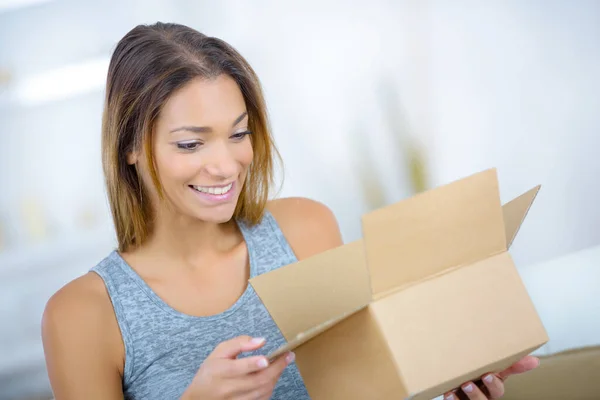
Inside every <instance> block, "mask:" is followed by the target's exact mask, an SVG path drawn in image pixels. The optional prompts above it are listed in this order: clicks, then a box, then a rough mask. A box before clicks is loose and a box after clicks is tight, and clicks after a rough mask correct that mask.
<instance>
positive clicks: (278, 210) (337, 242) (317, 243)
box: [267, 197, 343, 260]
mask: <svg viewBox="0 0 600 400" xmlns="http://www.w3.org/2000/svg"><path fill="white" fill-rule="evenodd" d="M267 209H268V210H269V211H270V212H271V214H272V215H273V217H274V218H275V220H276V221H277V223H278V225H279V226H280V228H281V230H282V232H283V234H284V235H285V237H286V239H287V240H288V242H289V243H290V246H291V247H292V250H294V253H296V257H298V259H299V260H302V259H304V258H307V257H310V256H312V255H314V254H317V253H320V252H323V251H326V250H329V249H332V248H334V247H338V246H341V245H342V244H343V241H342V235H341V232H340V228H339V225H338V222H337V219H336V217H335V214H334V213H333V211H332V210H331V209H329V207H327V206H326V205H325V204H323V203H321V202H318V201H316V200H311V199H308V198H304V197H287V198H282V199H277V200H272V201H270V202H269V203H268V205H267Z"/></svg>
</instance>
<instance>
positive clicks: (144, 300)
mask: <svg viewBox="0 0 600 400" xmlns="http://www.w3.org/2000/svg"><path fill="white" fill-rule="evenodd" d="M238 226H239V227H240V230H241V231H242V234H243V236H244V239H245V241H246V245H247V247H248V254H249V260H250V276H251V277H254V276H257V275H260V274H263V273H265V272H269V271H271V270H274V269H277V268H279V267H281V266H284V265H286V264H290V263H293V262H295V261H297V260H296V256H295V255H294V253H293V252H292V249H291V248H290V246H289V244H288V242H287V240H286V239H285V237H284V236H283V234H282V232H281V230H280V229H279V226H278V225H277V222H276V221H275V219H274V218H273V216H272V215H271V214H270V213H268V212H267V213H266V214H265V216H264V218H263V220H262V221H261V222H260V223H259V224H257V225H255V226H247V225H246V224H244V223H242V222H238ZM91 270H92V271H94V272H95V273H97V274H98V275H100V277H101V278H102V279H103V280H104V283H105V285H106V288H107V290H108V294H109V296H110V299H111V301H112V305H113V308H114V311H115V314H116V317H117V322H118V324H119V328H120V330H121V335H122V337H123V342H124V344H125V369H124V374H123V392H124V393H125V399H144V400H170V399H179V398H180V397H181V395H182V394H183V392H184V391H185V389H186V388H187V387H188V386H189V384H190V383H191V381H192V378H193V377H194V375H195V374H196V372H197V371H198V368H200V365H201V364H202V362H203V361H204V359H205V358H206V357H207V356H208V355H209V354H210V353H211V352H212V350H213V349H214V348H215V346H217V345H218V344H219V343H220V342H222V341H224V340H228V339H231V338H234V337H236V336H240V335H249V336H252V337H264V338H266V339H267V343H266V344H265V346H264V347H263V348H262V349H260V350H259V351H260V353H261V354H266V353H267V352H269V351H271V350H274V349H276V348H277V347H278V346H280V345H281V344H283V343H285V339H284V338H283V336H282V335H281V332H280V331H279V329H278V328H277V325H276V324H275V323H274V322H273V320H272V319H271V316H270V315H269V313H268V311H267V310H266V308H265V307H264V306H263V304H262V302H261V301H260V299H259V297H258V296H257V295H256V293H255V292H254V290H253V289H252V286H251V285H248V287H247V288H246V290H245V291H244V293H243V294H242V295H241V296H240V298H239V299H238V300H237V301H236V302H235V304H233V305H232V306H231V307H230V308H229V309H228V310H226V311H224V312H223V313H221V314H217V315H213V316H208V317H195V316H191V315H186V314H183V313H181V312H178V311H176V310H175V309H173V308H171V307H170V306H169V305H167V304H166V303H165V302H164V301H163V300H161V298H160V297H159V296H158V295H157V294H156V293H154V291H152V289H151V288H150V287H149V286H148V285H147V284H146V283H145V282H144V280H143V279H141V277H140V276H139V275H138V274H137V273H136V272H135V271H134V270H133V269H132V268H131V267H130V266H129V265H128V264H127V263H126V262H125V261H124V260H123V258H121V256H120V255H119V253H118V252H117V251H116V250H115V251H113V252H112V253H110V254H109V255H108V256H107V257H106V258H105V259H104V260H102V261H101V262H100V263H99V264H98V265H96V266H95V267H94V268H92V269H91ZM259 351H257V352H255V353H248V355H252V354H256V353H258V352H259ZM272 399H274V400H292V399H293V400H305V399H309V396H308V393H307V391H306V388H305V386H304V383H303V381H302V378H301V376H300V373H299V371H298V369H297V367H296V364H295V363H293V364H291V365H289V366H288V367H287V368H286V369H285V371H284V372H283V374H282V376H281V378H280V379H279V381H278V383H277V385H276V386H275V390H274V392H273V396H272Z"/></svg>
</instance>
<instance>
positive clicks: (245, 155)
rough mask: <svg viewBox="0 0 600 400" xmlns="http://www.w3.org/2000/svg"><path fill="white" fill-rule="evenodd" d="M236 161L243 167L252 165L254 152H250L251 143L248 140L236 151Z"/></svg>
mask: <svg viewBox="0 0 600 400" xmlns="http://www.w3.org/2000/svg"><path fill="white" fill-rule="evenodd" d="M236 159H237V160H238V162H239V163H240V164H242V165H243V166H244V167H248V166H249V165H250V164H251V163H252V160H253V159H254V151H253V150H252V142H250V140H247V141H245V142H244V143H243V144H242V145H240V146H239V148H238V149H236Z"/></svg>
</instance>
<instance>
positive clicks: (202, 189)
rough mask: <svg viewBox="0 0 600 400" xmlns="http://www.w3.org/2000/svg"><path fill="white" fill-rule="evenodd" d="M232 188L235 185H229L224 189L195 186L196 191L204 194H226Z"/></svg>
mask: <svg viewBox="0 0 600 400" xmlns="http://www.w3.org/2000/svg"><path fill="white" fill-rule="evenodd" d="M232 186H233V183H230V184H229V185H227V186H224V187H204V186H194V189H196V190H197V191H199V192H202V193H209V194H225V193H227V192H229V191H230V190H231V187H232Z"/></svg>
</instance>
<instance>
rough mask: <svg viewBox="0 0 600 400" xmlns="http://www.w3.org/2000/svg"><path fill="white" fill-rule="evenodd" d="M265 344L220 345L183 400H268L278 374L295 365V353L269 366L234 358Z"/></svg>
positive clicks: (260, 359)
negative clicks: (290, 365) (291, 364)
mask: <svg viewBox="0 0 600 400" xmlns="http://www.w3.org/2000/svg"><path fill="white" fill-rule="evenodd" d="M264 343H265V342H264V339H258V338H255V339H252V338H250V337H248V336H240V337H236V338H234V339H231V340H228V341H226V342H222V343H220V344H219V345H218V346H217V347H216V348H215V349H214V351H213V352H212V353H211V354H210V355H209V356H208V357H207V358H206V360H205V361H204V363H202V366H201V367H200V369H199V370H198V372H197V373H196V376H195V377H194V379H193V381H192V383H191V384H190V386H189V387H188V388H187V390H186V391H185V393H184V394H183V396H182V400H184V399H185V400H193V399H202V400H223V399H227V400H268V399H269V398H270V397H271V393H272V392H273V388H274V387H275V384H276V383H277V380H278V379H279V377H280V376H281V373H282V372H283V370H284V369H285V367H287V366H288V365H289V364H290V363H291V362H293V361H294V353H287V354H284V355H282V356H281V357H279V358H278V359H277V360H275V361H273V363H272V364H270V365H269V361H268V360H267V358H266V357H264V356H251V357H242V358H237V356H238V355H239V354H241V353H243V352H247V351H253V350H256V349H259V348H261V347H262V346H263V345H264Z"/></svg>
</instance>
